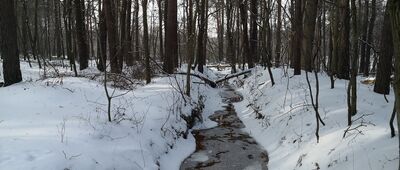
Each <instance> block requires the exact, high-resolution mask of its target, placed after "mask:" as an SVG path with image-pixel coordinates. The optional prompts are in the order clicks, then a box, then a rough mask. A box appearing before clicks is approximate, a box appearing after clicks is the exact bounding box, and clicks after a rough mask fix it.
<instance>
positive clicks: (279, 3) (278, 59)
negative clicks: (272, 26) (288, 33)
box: [275, 0, 282, 67]
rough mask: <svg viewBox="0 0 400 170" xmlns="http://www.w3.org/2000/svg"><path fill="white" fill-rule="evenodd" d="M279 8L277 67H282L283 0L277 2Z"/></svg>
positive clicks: (276, 50) (276, 49)
mask: <svg viewBox="0 0 400 170" xmlns="http://www.w3.org/2000/svg"><path fill="white" fill-rule="evenodd" d="M276 3H277V4H278V5H277V8H278V13H277V15H278V16H277V17H278V19H277V23H276V25H277V26H276V44H275V53H276V55H275V67H279V66H280V62H281V45H282V44H281V41H282V39H281V30H282V17H281V16H282V0H277V2H276Z"/></svg>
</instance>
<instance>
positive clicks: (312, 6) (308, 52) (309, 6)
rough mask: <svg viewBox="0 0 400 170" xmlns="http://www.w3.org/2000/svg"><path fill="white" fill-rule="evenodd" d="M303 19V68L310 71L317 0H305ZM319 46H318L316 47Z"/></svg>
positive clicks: (311, 67)
mask: <svg viewBox="0 0 400 170" xmlns="http://www.w3.org/2000/svg"><path fill="white" fill-rule="evenodd" d="M304 8H305V16H304V17H305V18H307V19H305V20H304V27H303V40H302V47H303V48H302V53H301V56H302V57H303V58H304V60H303V61H304V64H303V67H304V70H305V71H308V72H311V71H312V69H313V61H314V59H313V57H314V56H313V54H312V51H313V44H314V43H313V42H314V32H315V22H316V17H317V11H318V0H305V7H304ZM318 48H319V47H318Z"/></svg>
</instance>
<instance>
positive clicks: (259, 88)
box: [231, 67, 399, 170]
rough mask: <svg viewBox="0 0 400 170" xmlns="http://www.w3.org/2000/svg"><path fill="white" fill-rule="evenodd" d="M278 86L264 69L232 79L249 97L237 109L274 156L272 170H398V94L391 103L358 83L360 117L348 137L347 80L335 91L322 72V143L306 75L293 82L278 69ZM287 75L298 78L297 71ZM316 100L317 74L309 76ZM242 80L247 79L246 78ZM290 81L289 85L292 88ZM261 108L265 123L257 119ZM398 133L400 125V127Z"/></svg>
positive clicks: (271, 156)
mask: <svg viewBox="0 0 400 170" xmlns="http://www.w3.org/2000/svg"><path fill="white" fill-rule="evenodd" d="M273 74H274V76H275V77H274V78H275V81H276V84H275V86H273V87H271V82H270V78H269V75H268V72H267V71H266V70H264V69H262V68H260V67H257V68H256V69H254V70H253V72H252V76H250V77H248V78H246V79H244V80H243V82H242V83H238V82H240V81H241V80H239V79H235V80H231V82H232V83H236V84H239V85H238V86H239V88H238V91H240V92H241V93H242V94H243V95H244V96H245V99H244V101H243V102H241V103H237V104H235V108H236V110H237V112H238V114H239V116H240V118H241V120H242V121H243V122H244V124H245V125H246V128H245V129H244V130H245V131H247V132H249V133H250V134H251V136H252V137H254V138H255V139H256V141H257V142H258V143H259V144H260V145H262V146H263V147H264V148H265V149H266V150H267V151H268V153H269V158H270V161H269V165H268V167H269V169H272V170H275V169H278V170H286V169H305V170H309V169H319V168H320V169H337V170H342V169H397V167H398V159H399V155H398V138H397V137H395V138H390V128H389V124H388V122H389V119H390V115H391V113H392V109H393V101H394V96H393V95H392V94H393V91H392V92H391V95H388V96H387V98H388V100H389V103H386V101H385V99H384V97H383V96H382V95H379V94H376V93H374V92H373V85H366V84H362V83H361V80H362V79H363V78H362V77H359V78H358V80H357V82H358V84H357V88H358V89H357V90H358V98H357V109H358V113H357V115H356V116H354V117H353V120H355V119H358V120H357V121H356V122H355V123H353V126H352V127H356V126H359V125H361V122H362V124H363V125H366V126H362V127H359V128H357V129H358V130H360V131H361V133H359V132H357V131H351V132H349V133H347V135H346V137H345V138H343V134H344V131H345V130H346V129H347V102H346V97H347V96H346V89H347V84H348V81H345V80H336V83H335V88H334V89H330V80H329V77H328V76H327V75H325V74H323V73H321V74H319V81H320V97H319V111H320V114H321V117H322V119H323V121H324V122H325V123H326V126H322V125H321V127H320V133H319V135H320V141H319V143H317V140H316V137H315V135H314V133H315V129H316V121H315V112H314V110H313V108H312V107H311V106H310V105H311V100H310V96H309V89H308V85H307V82H306V78H305V73H304V72H303V73H302V75H301V76H294V77H291V78H288V77H287V76H284V70H283V69H273ZM288 74H289V75H290V76H292V75H293V72H292V70H289V72H288ZM309 77H310V80H311V85H312V88H313V95H314V98H315V78H314V74H309ZM242 78H243V76H242ZM288 80H289V84H288ZM255 110H258V111H259V112H260V113H261V114H262V115H263V116H264V119H261V120H260V119H255V117H256V115H255ZM396 129H397V127H396Z"/></svg>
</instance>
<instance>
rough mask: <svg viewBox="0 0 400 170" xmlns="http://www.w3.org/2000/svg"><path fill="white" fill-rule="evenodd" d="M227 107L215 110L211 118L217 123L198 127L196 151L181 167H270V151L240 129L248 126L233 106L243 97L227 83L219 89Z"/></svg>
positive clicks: (209, 169) (264, 169) (234, 169)
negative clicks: (268, 165) (203, 127)
mask: <svg viewBox="0 0 400 170" xmlns="http://www.w3.org/2000/svg"><path fill="white" fill-rule="evenodd" d="M220 96H221V97H222V100H223V103H225V104H226V105H225V106H224V108H225V109H224V110H218V111H215V113H214V114H213V115H211V116H210V119H211V120H213V121H215V122H217V123H218V126H217V127H215V128H211V129H205V130H195V131H193V132H192V133H193V135H194V136H195V138H196V151H195V152H194V153H193V154H192V155H191V156H190V157H188V158H186V160H185V161H184V162H183V163H182V165H181V168H180V169H181V170H186V169H205V170H225V169H226V170H243V169H244V170H259V169H260V170H267V169H268V168H267V164H268V154H267V152H266V151H264V150H263V149H262V148H261V147H260V146H259V145H258V144H257V143H256V141H255V140H254V139H253V138H252V137H250V135H249V134H248V133H246V132H243V131H242V130H241V129H242V128H244V127H245V125H244V124H243V122H242V121H241V120H240V119H239V117H238V116H237V114H236V111H235V108H234V106H233V105H232V103H234V102H240V101H242V100H243V97H242V95H241V94H239V93H238V92H236V91H235V90H233V89H232V88H230V87H229V86H225V87H224V89H223V90H222V91H221V92H220Z"/></svg>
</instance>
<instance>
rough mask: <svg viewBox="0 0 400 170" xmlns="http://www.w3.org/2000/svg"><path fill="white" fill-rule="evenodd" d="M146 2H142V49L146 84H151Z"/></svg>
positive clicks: (144, 0)
mask: <svg viewBox="0 0 400 170" xmlns="http://www.w3.org/2000/svg"><path fill="white" fill-rule="evenodd" d="M147 2H148V0H142V10H143V47H144V57H145V67H146V84H149V83H150V82H151V67H150V48H149V30H148V25H147Z"/></svg>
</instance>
